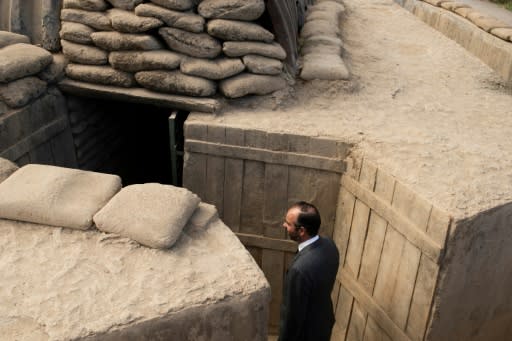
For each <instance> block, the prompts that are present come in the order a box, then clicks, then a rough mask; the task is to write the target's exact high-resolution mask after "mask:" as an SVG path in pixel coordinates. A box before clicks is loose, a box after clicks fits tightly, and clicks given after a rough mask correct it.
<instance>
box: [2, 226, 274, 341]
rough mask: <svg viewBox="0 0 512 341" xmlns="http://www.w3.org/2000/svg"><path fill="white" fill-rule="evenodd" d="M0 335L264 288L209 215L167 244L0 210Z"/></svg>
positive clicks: (80, 325) (86, 328) (97, 325)
mask: <svg viewBox="0 0 512 341" xmlns="http://www.w3.org/2000/svg"><path fill="white" fill-rule="evenodd" d="M0 273H1V274H2V285H0V302H2V304H0V335H1V336H0V339H2V340H30V341H36V340H74V339H77V338H80V337H85V336H87V335H91V334H92V335H94V334H98V333H101V332H107V331H109V330H115V329H117V328H123V327H124V326H130V325H132V326H133V325H134V324H138V323H141V322H144V321H149V320H152V319H155V320H158V319H160V318H162V317H165V316H171V314H172V313H173V312H177V311H181V310H183V309H185V308H189V307H195V306H203V307H204V306H207V305H209V304H214V303H216V302H219V301H222V300H224V299H226V298H228V297H234V296H235V297H243V296H245V295H251V294H252V293H254V292H256V291H257V290H261V289H264V288H267V285H268V283H267V281H266V279H265V277H264V275H263V273H262V272H261V270H260V269H259V268H258V266H257V265H256V263H255V262H254V260H253V258H252V257H251V255H250V254H249V253H248V252H247V251H246V250H245V248H244V247H243V246H242V245H241V244H240V242H239V241H238V239H237V238H236V236H235V235H234V234H233V233H232V232H231V230H229V228H228V227H227V226H226V225H224V224H223V223H222V222H221V221H220V220H219V219H217V220H214V221H213V222H212V223H210V224H209V225H208V226H207V227H205V228H195V227H188V228H185V230H184V233H183V234H182V236H181V237H180V239H179V240H178V242H177V243H176V244H175V246H173V248H171V249H170V250H158V249H151V248H147V247H143V246H140V245H139V244H137V243H135V242H133V241H131V240H129V239H128V238H122V237H119V236H116V235H114V234H106V233H101V232H99V231H78V230H71V229H62V228H55V227H46V226H42V225H33V224H27V223H19V222H13V221H9V220H2V219H0Z"/></svg>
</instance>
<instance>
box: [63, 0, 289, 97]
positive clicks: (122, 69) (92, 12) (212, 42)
mask: <svg viewBox="0 0 512 341" xmlns="http://www.w3.org/2000/svg"><path fill="white" fill-rule="evenodd" d="M197 3H198V1H193V0H152V1H150V2H147V1H141V0H108V1H105V0H94V1H92V0H91V1H77V0H64V1H63V9H62V11H61V31H60V37H61V45H62V49H63V52H64V55H66V57H68V59H69V60H70V64H69V65H68V66H67V68H66V74H67V76H68V77H69V78H72V79H74V80H78V81H83V82H88V83H94V84H102V85H108V86H115V87H121V88H132V87H143V88H146V89H149V90H151V91H156V92H161V93H167V94H177V95H184V96H192V97H212V96H214V95H215V94H216V93H217V92H218V91H220V92H221V93H222V94H223V95H224V96H226V97H228V98H237V97H242V96H245V95H249V94H261V95H262V94H268V93H271V92H273V91H276V90H278V89H281V88H283V87H285V86H286V82H285V80H284V79H283V78H282V77H281V73H282V70H283V64H282V60H283V59H285V58H286V53H285V51H284V49H283V48H282V47H281V46H280V45H279V44H277V43H276V42H275V41H274V34H273V33H271V32H270V31H268V30H267V29H265V28H263V27H262V26H261V25H259V24H258V23H257V22H256V20H257V19H258V18H260V16H261V15H262V14H263V13H264V12H265V3H264V1H263V0H249V1H247V0H245V1H242V0H205V1H202V2H200V3H199V4H197Z"/></svg>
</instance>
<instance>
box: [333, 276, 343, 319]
mask: <svg viewBox="0 0 512 341" xmlns="http://www.w3.org/2000/svg"><path fill="white" fill-rule="evenodd" d="M340 287H341V283H340V282H339V281H338V280H336V281H334V286H333V287H332V292H331V301H332V308H333V310H334V313H336V307H337V306H338V298H339V296H340V289H341V288H340Z"/></svg>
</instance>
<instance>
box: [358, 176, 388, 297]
mask: <svg viewBox="0 0 512 341" xmlns="http://www.w3.org/2000/svg"><path fill="white" fill-rule="evenodd" d="M394 188H395V180H394V179H393V177H391V176H389V175H387V174H385V173H384V172H382V171H380V170H378V171H377V176H376V181H375V193H376V194H377V195H378V196H379V197H380V198H381V199H383V200H384V201H386V202H389V203H391V200H392V198H393V192H394ZM386 228H387V222H386V221H385V220H384V219H383V218H382V217H381V216H379V215H378V214H377V213H376V212H373V211H372V212H371V213H370V222H369V224H368V235H367V237H366V242H365V247H364V250H363V258H362V260H361V270H360V272H359V278H358V281H359V283H361V285H362V286H363V287H364V288H365V289H366V290H367V292H368V293H369V294H370V295H372V294H373V288H374V286H375V278H376V277H377V270H378V266H379V260H380V256H381V253H382V247H383V246H384V236H385V234H386Z"/></svg>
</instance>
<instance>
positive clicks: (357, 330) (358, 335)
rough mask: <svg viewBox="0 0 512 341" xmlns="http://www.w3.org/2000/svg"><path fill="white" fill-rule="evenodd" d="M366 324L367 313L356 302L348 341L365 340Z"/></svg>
mask: <svg viewBox="0 0 512 341" xmlns="http://www.w3.org/2000/svg"><path fill="white" fill-rule="evenodd" d="M365 324H366V313H365V311H364V309H363V307H361V305H360V304H359V302H357V301H356V300H354V307H353V308H352V317H351V319H350V325H349V327H348V334H347V341H361V340H363V336H364V335H363V334H364V328H365Z"/></svg>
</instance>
